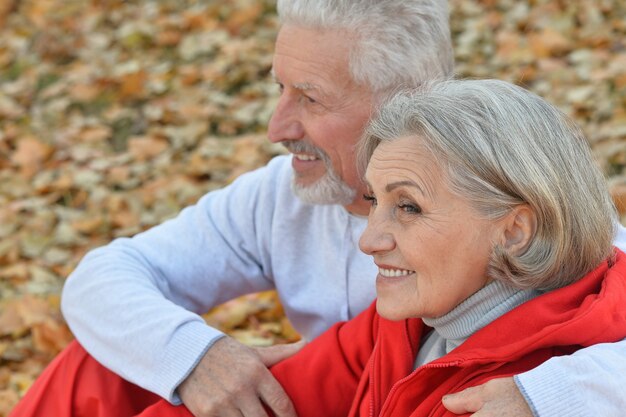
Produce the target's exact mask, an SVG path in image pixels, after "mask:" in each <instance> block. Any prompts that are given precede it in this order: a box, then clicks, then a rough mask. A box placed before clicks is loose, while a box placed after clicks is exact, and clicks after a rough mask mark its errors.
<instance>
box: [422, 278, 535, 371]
mask: <svg viewBox="0 0 626 417" xmlns="http://www.w3.org/2000/svg"><path fill="white" fill-rule="evenodd" d="M540 294H541V292H539V291H536V290H520V289H519V288H514V287H512V286H510V285H509V284H506V283H504V282H501V281H492V282H491V283H489V284H487V285H486V286H484V287H483V288H481V289H480V290H478V291H477V292H476V293H474V294H473V295H471V296H470V297H469V298H467V299H466V300H464V301H463V302H462V303H461V304H459V305H458V306H456V307H455V308H454V309H453V310H452V311H450V312H449V313H447V314H445V315H443V316H441V317H438V318H435V319H423V321H424V323H425V324H426V325H428V326H430V327H432V328H433V331H432V332H431V333H430V334H429V335H428V336H426V337H425V338H424V339H423V341H422V345H421V346H420V350H419V352H418V354H417V358H416V359H415V368H417V367H418V366H421V365H424V364H425V363H428V362H431V361H433V360H435V359H438V358H440V357H442V356H443V355H445V354H447V353H449V352H450V351H452V349H455V348H456V347H457V346H459V345H460V344H461V343H463V342H464V341H465V340H466V339H467V338H468V337H470V336H471V335H472V334H474V333H475V332H476V331H478V330H480V329H482V328H483V327H485V326H486V325H487V324H489V323H491V322H492V321H494V320H495V319H497V318H498V317H500V316H501V315H503V314H504V313H506V312H508V311H510V310H512V309H514V308H515V307H517V306H519V305H520V304H522V303H525V302H526V301H529V300H531V299H533V298H535V297H536V296H538V295H540Z"/></svg>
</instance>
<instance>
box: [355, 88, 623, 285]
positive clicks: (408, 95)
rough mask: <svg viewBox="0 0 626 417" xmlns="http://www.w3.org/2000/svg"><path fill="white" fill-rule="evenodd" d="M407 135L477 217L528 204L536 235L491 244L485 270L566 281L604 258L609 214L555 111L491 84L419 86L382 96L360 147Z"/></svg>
mask: <svg viewBox="0 0 626 417" xmlns="http://www.w3.org/2000/svg"><path fill="white" fill-rule="evenodd" d="M406 136H414V137H415V138H416V140H417V141H419V142H420V143H421V144H423V145H425V146H426V148H427V149H429V150H430V151H431V152H432V154H433V156H434V158H435V162H436V163H438V164H439V165H440V166H441V167H442V168H443V169H444V172H446V173H447V177H448V178H447V181H448V183H449V185H450V188H451V190H452V191H453V192H454V193H456V194H457V195H459V196H460V197H462V198H465V199H467V200H468V201H470V203H471V204H472V206H473V207H474V208H475V209H476V210H477V211H478V212H479V213H481V214H482V215H483V216H485V217H486V218H492V219H497V218H501V217H502V216H504V215H505V214H507V213H508V212H510V210H511V209H513V208H514V207H516V206H518V205H521V204H528V205H529V206H530V207H531V209H532V210H533V212H534V213H535V215H536V218H537V228H536V232H535V234H534V236H533V238H532V240H531V242H530V243H529V245H528V246H527V247H526V250H525V251H524V252H523V253H521V254H518V255H514V254H510V253H507V251H506V250H505V249H504V248H502V247H500V246H496V247H495V248H494V251H493V255H492V259H491V263H490V266H489V270H488V274H489V276H490V277H491V278H494V279H499V280H502V281H506V282H509V283H511V284H512V285H515V286H517V287H519V288H536V289H546V290H547V289H553V288H558V287H561V286H564V285H567V284H569V283H571V282H573V281H575V280H577V279H579V278H581V277H582V276H584V275H585V274H586V273H587V272H589V271H590V270H592V269H593V268H595V267H596V266H597V265H598V264H599V263H600V262H601V261H602V260H604V259H607V258H608V257H609V256H611V254H612V240H613V236H614V233H615V225H616V222H617V220H616V219H617V217H616V211H615V207H614V205H613V202H612V200H611V197H610V195H609V193H608V190H607V187H606V182H605V179H604V176H603V175H602V173H601V172H600V170H599V169H598V167H597V166H596V164H595V163H594V161H593V158H592V156H591V152H590V149H589V146H588V143H587V141H586V139H585V137H584V135H583V134H582V132H581V130H580V129H579V128H578V127H577V126H576V125H575V124H574V123H573V122H572V121H571V120H570V119H569V118H568V117H567V116H566V115H564V114H563V113H562V112H560V111H559V110H558V109H557V108H556V107H554V106H552V105H550V104H549V103H547V102H546V101H544V100H543V99H542V98H540V97H539V96H537V95H535V94H533V93H531V92H529V91H527V90H524V89H523V88H521V87H517V86H515V85H512V84H509V83H506V82H504V81H498V80H446V81H435V82H431V83H427V84H425V85H423V86H422V87H420V88H419V89H416V90H412V91H410V92H402V93H399V94H397V95H395V96H394V97H393V98H391V99H390V100H389V101H387V102H386V103H385V104H384V105H383V106H382V107H381V108H380V109H379V113H378V115H377V116H376V117H375V118H374V119H373V120H372V122H371V124H370V125H369V126H368V128H367V129H366V131H365V135H364V137H363V140H362V141H361V143H360V145H359V156H358V160H359V165H360V169H361V170H362V172H364V169H365V167H366V165H367V163H368V161H369V159H370V158H371V155H372V153H373V152H374V150H375V149H376V147H377V146H378V144H379V143H380V142H381V141H390V140H394V139H396V138H400V137H406Z"/></svg>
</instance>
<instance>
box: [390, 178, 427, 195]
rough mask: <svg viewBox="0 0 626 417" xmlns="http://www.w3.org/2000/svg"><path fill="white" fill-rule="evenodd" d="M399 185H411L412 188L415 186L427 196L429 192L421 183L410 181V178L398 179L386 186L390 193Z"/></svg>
mask: <svg viewBox="0 0 626 417" xmlns="http://www.w3.org/2000/svg"><path fill="white" fill-rule="evenodd" d="M398 187H411V188H415V189H416V190H418V191H419V192H420V193H421V194H422V195H424V196H427V195H428V193H426V192H425V191H424V189H423V188H422V187H420V185H419V184H418V183H416V182H414V181H410V180H404V181H396V182H392V183H389V184H387V186H386V187H385V191H386V192H388V193H390V192H392V191H393V190H395V189H396V188H398Z"/></svg>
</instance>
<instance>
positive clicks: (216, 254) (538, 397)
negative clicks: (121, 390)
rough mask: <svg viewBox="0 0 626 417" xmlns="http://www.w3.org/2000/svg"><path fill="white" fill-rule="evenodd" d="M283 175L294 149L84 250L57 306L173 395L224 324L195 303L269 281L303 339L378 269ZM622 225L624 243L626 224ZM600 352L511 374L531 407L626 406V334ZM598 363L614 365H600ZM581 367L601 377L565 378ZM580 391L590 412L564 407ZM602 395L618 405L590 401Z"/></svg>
mask: <svg viewBox="0 0 626 417" xmlns="http://www.w3.org/2000/svg"><path fill="white" fill-rule="evenodd" d="M291 175H292V171H291V166H290V157H287V156H282V157H277V158H275V159H274V160H272V161H271V162H270V163H269V164H268V165H267V166H266V167H264V168H261V169H259V170H257V171H254V172H252V173H248V174H245V175H243V176H241V177H240V178H239V179H237V180H236V181H235V182H234V183H233V184H232V185H230V186H229V187H226V188H224V189H222V190H218V191H214V192H211V193H209V194H207V195H205V196H204V197H203V198H202V199H200V201H199V202H198V203H197V204H196V205H194V206H191V207H188V208H186V209H185V210H183V211H182V212H181V213H180V214H179V216H178V217H176V218H175V219H172V220H170V221H167V222H165V223H163V224H161V225H159V226H157V227H154V228H152V229H150V230H148V231H146V232H144V233H141V234H139V235H137V236H135V237H133V238H130V239H129V238H121V239H117V240H115V241H113V242H112V243H111V244H109V245H107V246H105V247H102V248H98V249H96V250H93V251H91V252H90V253H89V254H87V256H85V258H84V259H83V261H81V263H80V264H79V265H78V267H77V268H76V270H75V271H74V272H73V273H72V274H71V275H70V277H69V278H68V280H67V282H66V285H65V288H64V291H63V297H62V310H63V314H64V316H65V318H66V319H67V321H68V323H69V325H70V328H71V329H72V331H73V332H74V334H75V335H76V337H77V338H78V340H79V341H80V342H81V343H82V344H83V345H84V346H85V348H86V349H87V350H88V351H89V352H90V353H91V354H92V355H93V356H94V357H95V358H96V359H97V360H99V361H100V362H101V363H103V364H104V365H105V366H107V367H108V368H110V369H112V370H113V371H114V372H116V373H118V374H119V375H121V376H122V377H124V378H126V379H127V380H129V381H132V382H134V383H136V384H138V385H140V386H142V387H144V388H146V389H148V390H150V391H152V392H155V393H157V394H159V395H161V396H162V397H164V398H166V399H169V400H170V401H172V402H174V403H179V402H180V399H179V398H178V396H177V394H176V391H175V390H176V387H177V386H178V385H179V384H180V382H181V381H183V380H184V379H185V378H186V377H187V375H188V374H189V373H190V372H191V370H192V369H193V368H194V367H195V365H196V364H197V363H198V361H199V360H200V358H201V357H202V356H203V354H204V353H205V352H206V351H207V349H209V348H210V347H211V346H212V344H213V343H215V341H216V340H218V339H219V338H220V337H222V336H223V334H222V333H220V332H219V331H218V330H216V329H213V328H211V327H208V326H207V325H206V324H205V322H204V320H203V319H202V318H201V317H200V316H199V315H198V314H199V313H203V312H205V311H207V310H208V309H210V308H211V307H214V306H215V305H217V304H219V303H221V302H224V301H226V300H229V299H232V298H234V297H236V296H239V295H242V294H246V293H251V292H255V291H261V290H267V289H271V288H276V289H277V290H278V292H279V293H280V296H281V301H282V302H283V304H284V307H285V312H286V314H287V316H288V318H289V320H290V321H291V322H292V323H293V325H294V327H295V328H296V329H297V330H298V331H299V332H300V333H301V334H302V335H303V336H304V337H305V338H307V339H311V338H313V337H315V336H317V335H319V334H320V333H321V332H323V331H324V330H325V329H326V328H328V327H329V326H330V325H331V324H332V323H334V322H336V321H340V320H347V319H350V318H352V317H354V316H355V315H356V314H358V313H359V312H361V311H362V310H363V309H365V308H366V307H367V306H368V305H369V304H370V303H371V301H372V300H373V299H374V297H375V285H374V279H375V276H376V268H375V265H374V264H373V262H372V260H371V258H370V257H368V256H366V255H364V254H363V253H361V252H360V251H359V249H358V239H359V236H360V235H361V232H362V231H363V229H364V227H365V223H366V220H365V218H362V217H356V216H352V215H350V214H349V213H347V212H346V210H345V209H344V208H343V207H341V206H337V205H324V206H322V205H308V204H304V203H302V202H300V201H299V200H298V199H297V198H296V197H295V196H294V195H293V193H292V192H291V187H290V183H291ZM619 236H620V246H621V247H622V248H626V231H625V230H624V229H623V228H622V229H621V231H620V235H619ZM587 351H592V349H586V350H583V351H581V352H579V353H577V354H576V355H575V357H582V358H585V355H587V353H586V352H587ZM597 352H598V353H596V351H595V350H594V351H592V353H591V355H592V359H591V360H593V361H598V360H599V361H600V362H601V364H602V365H600V366H599V367H590V366H587V365H585V360H584V359H583V360H582V361H581V360H576V359H575V358H571V359H570V360H564V361H559V362H556V363H550V362H549V363H548V364H546V365H544V366H542V367H540V368H539V369H537V370H534V371H531V372H529V373H527V374H525V375H523V377H524V378H520V379H519V381H520V384H521V385H522V389H523V391H524V392H525V393H526V394H527V395H528V400H529V402H531V403H532V405H533V406H534V407H535V408H536V410H539V415H541V416H546V417H548V416H555V417H556V416H564V415H567V416H578V415H603V416H613V415H615V416H617V415H622V414H623V412H622V410H624V409H626V393H624V387H626V342H622V343H621V344H613V345H608V346H601V347H599V348H598V349H597ZM616 356H619V357H620V359H619V360H617V359H615V357H616ZM602 357H606V358H608V360H604V361H603V360H602ZM579 364H582V365H580V366H579ZM604 367H606V369H608V368H609V367H610V368H611V369H615V373H614V374H612V375H609V376H608V377H607V375H605V374H604V373H603V369H604ZM580 372H586V374H585V378H586V380H587V381H592V383H593V384H594V386H599V387H601V389H597V390H596V389H594V390H586V389H585V386H581V385H580V384H579V383H576V384H574V383H570V382H571V381H575V380H577V379H578V375H579V373H580ZM534 373H538V374H540V377H539V379H540V382H537V378H533V374H534ZM527 375H529V376H527ZM564 375H565V378H564ZM554 376H556V378H555V377H554ZM575 376H576V378H574V377H575ZM529 384H530V385H529ZM537 385H540V388H539V389H534V387H535V386H537ZM555 398H559V404H558V407H561V408H558V410H555V409H554V407H553V403H554V399H555ZM581 398H583V399H584V402H585V405H586V406H587V407H591V408H587V410H589V412H585V413H583V414H580V409H572V410H570V409H569V406H570V404H573V403H575V402H577V401H578V400H579V399H581ZM604 398H610V401H611V403H610V404H609V401H608V400H605V399H604ZM598 402H601V403H603V404H608V407H613V408H614V410H615V412H609V411H607V412H604V413H600V414H598V413H596V412H595V411H594V410H596V407H595V406H593V404H596V403H598ZM543 410H546V412H544V411H543ZM583 410H584V408H583Z"/></svg>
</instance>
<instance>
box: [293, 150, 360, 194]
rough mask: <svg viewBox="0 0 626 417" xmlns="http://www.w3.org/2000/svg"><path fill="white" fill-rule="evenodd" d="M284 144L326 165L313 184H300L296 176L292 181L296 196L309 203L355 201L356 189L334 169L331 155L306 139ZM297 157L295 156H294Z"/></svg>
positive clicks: (295, 151)
mask: <svg viewBox="0 0 626 417" xmlns="http://www.w3.org/2000/svg"><path fill="white" fill-rule="evenodd" d="M283 144H284V146H285V147H286V148H287V149H288V150H289V151H291V152H293V153H306V154H311V155H314V156H315V157H317V158H319V159H320V160H321V161H322V162H323V163H324V166H325V167H326V173H325V174H324V175H323V176H322V177H321V178H320V179H318V180H317V181H315V182H314V183H313V184H309V185H301V184H298V182H297V179H296V177H295V176H294V177H293V180H292V181H291V189H292V190H293V192H294V194H295V195H296V197H298V198H299V199H300V200H302V201H304V202H305V203H309V204H339V205H342V206H345V205H348V204H350V203H352V202H353V201H354V197H355V196H356V190H353V189H352V188H350V186H349V185H348V184H346V183H345V182H344V181H343V180H342V179H341V178H340V177H339V175H338V174H337V173H336V172H335V170H334V169H333V165H332V163H331V161H330V157H329V156H328V155H327V154H326V153H325V152H324V151H322V150H321V149H319V148H317V147H315V146H313V145H310V144H308V143H306V142H304V141H300V140H298V141H295V140H293V141H287V142H284V143H283ZM293 158H295V156H293Z"/></svg>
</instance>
